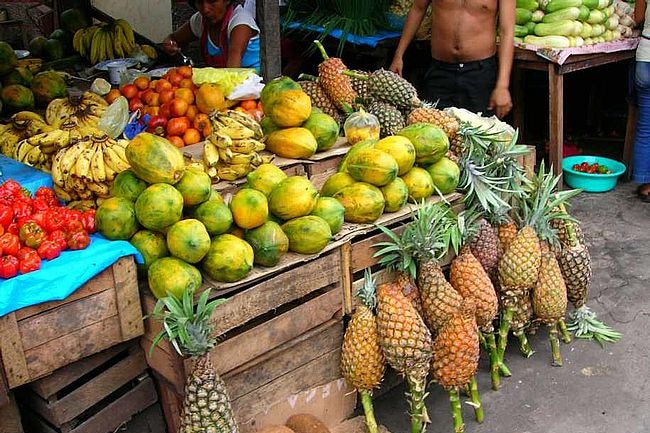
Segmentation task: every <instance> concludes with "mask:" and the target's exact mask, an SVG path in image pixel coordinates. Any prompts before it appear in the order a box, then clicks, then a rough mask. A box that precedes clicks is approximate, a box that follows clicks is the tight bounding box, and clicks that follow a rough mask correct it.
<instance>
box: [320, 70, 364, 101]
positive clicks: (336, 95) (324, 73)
mask: <svg viewBox="0 0 650 433" xmlns="http://www.w3.org/2000/svg"><path fill="white" fill-rule="evenodd" d="M347 70H348V68H347V66H345V64H344V63H343V61H342V60H341V59H339V58H336V57H330V58H329V59H327V60H324V61H323V62H321V63H320V64H319V65H318V81H319V82H320V84H321V86H323V89H324V90H325V92H326V93H327V95H328V96H329V97H330V99H331V100H332V102H333V103H334V105H336V107H337V108H338V109H339V110H343V108H344V105H346V104H347V105H350V106H351V105H352V103H353V102H354V100H355V99H356V97H357V96H358V95H357V92H355V91H354V89H353V88H352V81H351V80H350V77H348V76H347V75H343V74H342V73H343V72H345V71H347Z"/></svg>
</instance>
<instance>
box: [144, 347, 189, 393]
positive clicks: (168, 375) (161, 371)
mask: <svg viewBox="0 0 650 433" xmlns="http://www.w3.org/2000/svg"><path fill="white" fill-rule="evenodd" d="M161 343H166V342H161ZM140 344H141V345H142V349H143V350H144V354H145V356H146V359H147V364H148V365H149V367H150V368H151V369H152V370H153V371H154V372H155V373H156V376H157V377H158V376H159V377H161V378H163V379H164V380H165V381H166V382H168V385H169V386H172V387H174V392H176V393H177V394H183V388H184V386H185V367H184V363H183V360H182V359H181V357H180V356H179V355H178V354H177V353H176V352H173V353H171V352H167V351H165V350H163V349H162V345H159V346H158V347H157V348H156V349H154V351H153V352H151V353H150V352H149V348H150V347H151V340H149V339H148V338H147V337H142V338H141V339H140Z"/></svg>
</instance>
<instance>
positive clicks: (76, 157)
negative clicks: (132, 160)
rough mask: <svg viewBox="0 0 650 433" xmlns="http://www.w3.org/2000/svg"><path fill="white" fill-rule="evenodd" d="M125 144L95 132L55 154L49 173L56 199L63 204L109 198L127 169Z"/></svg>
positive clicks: (126, 143)
mask: <svg viewBox="0 0 650 433" xmlns="http://www.w3.org/2000/svg"><path fill="white" fill-rule="evenodd" d="M128 143H129V141H128V140H113V139H112V138H110V137H109V136H108V135H106V134H103V133H97V134H94V135H91V136H88V137H84V138H83V139H81V140H79V141H77V142H75V143H74V144H72V145H70V146H68V147H66V148H64V149H61V150H59V151H58V152H56V153H55V154H54V156H53V158H52V168H51V173H52V180H53V182H54V185H55V188H54V191H55V193H56V194H57V196H58V197H59V198H61V199H62V200H64V201H66V202H70V201H75V200H96V199H98V198H107V197H109V196H110V186H111V184H112V182H113V180H114V179H115V176H117V175H118V173H120V172H122V171H124V170H126V169H128V168H130V165H129V163H128V161H127V160H126V155H125V148H126V146H127V145H128Z"/></svg>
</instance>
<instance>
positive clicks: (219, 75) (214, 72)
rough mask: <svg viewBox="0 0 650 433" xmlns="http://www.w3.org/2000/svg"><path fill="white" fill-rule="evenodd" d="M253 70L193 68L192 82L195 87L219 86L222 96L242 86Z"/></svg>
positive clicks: (253, 73)
mask: <svg viewBox="0 0 650 433" xmlns="http://www.w3.org/2000/svg"><path fill="white" fill-rule="evenodd" d="M251 75H257V74H255V69H249V68H210V67H208V68H193V69H192V81H193V82H194V84H196V85H197V86H200V85H201V84H203V83H213V84H216V85H217V86H219V89H220V90H221V91H222V92H223V94H224V95H229V94H230V93H231V92H232V91H233V90H234V89H235V88H236V87H237V86H239V85H240V84H242V83H243V82H244V81H246V79H248V78H249V77H250V76H251Z"/></svg>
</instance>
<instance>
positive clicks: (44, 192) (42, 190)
mask: <svg viewBox="0 0 650 433" xmlns="http://www.w3.org/2000/svg"><path fill="white" fill-rule="evenodd" d="M34 197H35V198H36V199H41V200H43V201H44V202H45V203H47V204H48V207H53V206H58V205H59V199H57V198H56V194H54V191H53V190H52V189H51V188H48V187H46V186H40V187H38V189H37V190H36V192H35V193H34Z"/></svg>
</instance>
